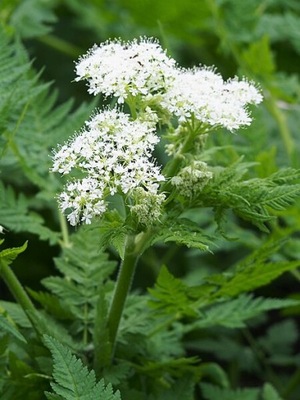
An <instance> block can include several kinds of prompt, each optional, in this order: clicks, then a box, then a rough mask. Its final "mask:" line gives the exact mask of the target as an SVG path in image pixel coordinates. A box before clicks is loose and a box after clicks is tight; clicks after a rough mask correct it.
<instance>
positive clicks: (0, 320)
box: [0, 314, 26, 343]
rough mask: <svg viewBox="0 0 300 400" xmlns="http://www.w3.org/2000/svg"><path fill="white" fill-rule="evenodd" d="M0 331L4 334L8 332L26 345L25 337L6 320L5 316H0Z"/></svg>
mask: <svg viewBox="0 0 300 400" xmlns="http://www.w3.org/2000/svg"><path fill="white" fill-rule="evenodd" d="M0 330H2V331H3V332H7V333H9V334H11V335H12V336H14V337H15V338H17V339H18V340H21V342H25V343H26V339H25V338H24V336H23V335H22V334H21V333H20V332H19V331H18V330H17V328H16V327H15V326H14V325H12V323H10V322H9V321H8V320H7V318H5V317H4V316H3V315H1V314H0Z"/></svg>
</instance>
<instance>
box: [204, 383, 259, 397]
mask: <svg viewBox="0 0 300 400" xmlns="http://www.w3.org/2000/svg"><path fill="white" fill-rule="evenodd" d="M200 387H201V390H202V394H203V396H204V399H205V400H259V389H237V390H232V389H224V388H220V387H218V386H214V385H211V384H209V383H201V384H200Z"/></svg>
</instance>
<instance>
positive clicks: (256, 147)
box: [0, 0, 300, 373]
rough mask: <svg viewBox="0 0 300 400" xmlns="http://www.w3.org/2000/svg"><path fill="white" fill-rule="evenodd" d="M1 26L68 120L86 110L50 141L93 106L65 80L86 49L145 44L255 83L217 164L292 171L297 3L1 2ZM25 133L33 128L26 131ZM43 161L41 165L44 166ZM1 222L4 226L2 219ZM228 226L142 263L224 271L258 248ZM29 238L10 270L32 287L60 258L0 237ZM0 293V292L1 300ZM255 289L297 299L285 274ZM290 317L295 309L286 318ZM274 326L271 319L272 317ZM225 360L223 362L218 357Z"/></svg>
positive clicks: (39, 245) (142, 278) (284, 231)
mask: <svg viewBox="0 0 300 400" xmlns="http://www.w3.org/2000/svg"><path fill="white" fill-rule="evenodd" d="M0 24H1V29H3V31H4V32H5V34H6V35H7V36H8V37H11V38H12V39H17V40H18V41H20V42H21V43H22V44H23V46H24V47H25V49H26V50H27V52H28V55H29V59H30V60H31V61H32V65H33V68H34V69H35V70H36V71H39V73H40V80H42V81H44V82H52V86H51V89H50V90H51V93H53V91H54V92H56V97H55V106H60V105H63V104H65V102H69V101H70V99H73V100H72V104H71V105H70V111H69V118H70V119H72V112H75V111H76V110H78V108H79V107H81V106H82V104H83V102H85V103H87V105H86V108H85V109H84V110H85V111H82V113H81V118H77V119H76V123H75V122H74V124H75V126H73V125H72V121H70V130H69V131H64V132H61V133H60V135H61V137H57V142H63V141H64V140H65V138H66V137H68V136H70V135H72V134H73V132H74V130H75V129H77V130H79V129H80V127H81V126H82V123H83V121H84V120H85V119H86V118H87V116H88V115H89V113H90V111H91V109H92V108H93V107H94V106H95V99H93V98H91V96H89V95H88V94H87V92H86V89H85V86H84V84H83V83H76V84H75V83H74V82H73V80H74V78H75V73H74V61H76V60H77V59H78V57H80V55H82V54H84V53H86V51H87V50H88V49H89V48H90V47H91V46H93V44H94V43H97V44H98V43H100V42H103V41H105V40H107V39H109V38H114V37H121V38H122V39H123V40H129V39H133V38H135V37H137V36H141V35H142V36H153V37H156V38H158V39H159V40H160V42H161V43H162V45H163V47H164V48H166V49H167V51H168V52H169V54H171V55H172V56H173V57H174V58H175V59H177V61H178V62H179V64H180V65H182V66H187V67H190V66H193V65H199V64H204V65H209V66H215V67H216V69H217V70H218V71H219V72H220V73H221V74H222V75H223V77H224V78H230V77H233V76H235V75H237V76H239V77H241V76H244V75H245V76H247V77H248V78H249V79H253V80H254V81H255V82H257V83H258V84H259V85H260V87H261V89H262V91H263V93H264V97H265V100H264V104H263V105H262V106H260V107H259V108H257V109H255V110H253V115H254V122H253V124H252V125H251V127H249V128H247V129H244V130H242V131H241V132H240V133H238V134H237V135H232V134H229V133H228V132H226V133H223V134H222V135H216V136H214V137H213V138H212V139H211V140H212V141H213V142H214V144H215V145H223V146H226V145H227V146H228V150H226V151H224V152H219V153H218V155H217V157H218V160H217V161H216V163H220V164H222V163H223V164H224V165H227V164H230V163H231V162H233V161H235V160H237V159H238V157H240V156H243V157H244V159H245V160H246V161H251V162H257V164H256V165H255V166H254V168H253V174H254V176H259V177H265V176H268V175H270V174H271V173H273V172H275V171H276V170H277V169H278V168H280V167H283V166H284V167H289V166H291V167H295V168H299V166H300V161H299V157H298V154H299V150H300V141H299V140H298V137H299V126H300V83H299V75H300V62H299V61H300V59H299V55H300V29H299V27H300V2H299V0H265V1H262V0H243V1H236V0H172V2H169V1H159V0H84V1H82V0H0ZM0 90H1V87H0ZM97 101H98V102H99V100H96V102H97ZM100 101H101V100H100ZM98 104H99V103H98ZM0 124H1V120H0ZM32 129H37V128H36V127H34V126H32ZM49 134H51V133H49ZM233 144H234V145H233ZM47 151H48V154H50V151H49V149H48V150H47ZM45 163H46V164H49V160H45ZM5 171H6V172H5ZM9 171H11V170H9V169H5V165H4V166H3V165H2V166H1V180H2V181H3V182H4V183H5V184H10V185H12V186H13V187H14V188H15V190H16V191H21V192H23V193H25V194H28V195H29V196H32V197H34V195H35V191H36V190H37V189H36V187H35V185H34V184H32V182H31V183H30V182H29V181H28V180H26V178H25V177H24V176H23V175H22V174H20V173H19V171H18V170H13V171H15V172H16V174H15V175H13V174H11V173H10V172H9ZM32 204H33V209H34V208H35V207H37V208H38V209H39V212H41V214H42V215H43V217H44V220H45V221H46V225H47V226H48V227H50V228H54V229H55V228H56V229H59V228H57V226H58V223H57V221H56V220H55V218H54V217H53V215H52V214H51V210H50V211H49V209H47V208H45V209H43V208H42V207H41V206H40V205H38V206H37V204H34V203H32ZM53 204H55V201H53ZM299 204H300V203H298V204H296V205H295V206H294V207H291V208H290V209H289V210H288V211H286V212H284V213H281V215H279V216H280V218H279V220H278V223H276V224H274V225H273V226H272V234H273V235H275V236H276V235H277V237H278V238H280V237H285V238H288V240H286V244H285V246H284V248H283V249H282V250H281V253H279V254H278V257H279V258H280V257H283V256H284V257H287V258H288V259H299V256H300V241H299V228H300V212H299ZM0 207H1V205H0ZM199 218H200V217H199ZM201 223H202V226H207V228H208V229H212V227H211V224H210V214H209V213H208V214H207V216H206V217H203V216H201ZM0 224H3V225H4V223H3V221H2V220H1V219H0ZM227 224H228V225H227V228H228V232H229V236H230V237H234V238H238V239H239V240H238V241H232V240H231V241H225V240H224V241H223V242H221V243H220V244H219V247H218V249H217V250H216V251H215V254H214V255H200V254H199V252H198V251H191V250H184V249H181V251H180V252H179V253H175V252H174V248H172V246H171V247H170V248H169V250H168V251H167V252H166V251H165V249H164V248H160V249H158V253H157V254H154V253H153V252H151V250H150V251H149V252H148V253H147V254H146V257H145V258H144V260H143V262H144V263H145V264H147V263H148V264H149V265H150V267H151V268H153V269H154V270H155V268H156V267H157V266H158V265H159V264H160V263H161V259H162V258H163V260H164V261H165V262H166V263H167V264H168V266H171V269H172V270H173V271H175V273H176V274H178V275H181V276H184V277H185V280H186V281H187V282H191V283H192V282H193V276H194V274H195V271H194V270H193V268H192V267H191V266H192V265H195V263H196V264H201V265H202V266H203V269H204V270H205V268H211V269H212V270H213V269H215V270H218V269H222V270H223V269H225V268H227V267H229V266H230V265H232V264H233V263H234V262H235V261H236V260H237V259H239V258H241V257H242V256H243V255H244V254H246V253H247V252H248V251H249V250H252V249H254V248H255V247H256V246H258V245H259V243H260V240H261V239H262V237H264V235H265V234H263V233H261V232H259V231H258V230H255V229H253V228H252V227H251V228H250V227H249V226H247V225H245V223H242V222H241V221H237V220H236V219H234V218H233V217H232V218H231V219H230V218H229V220H228V222H227ZM28 238H29V243H30V247H29V249H30V251H27V252H26V253H24V255H23V256H22V257H21V258H20V259H21V261H20V259H19V260H18V261H17V262H16V268H17V274H18V276H19V277H20V279H21V281H22V282H24V284H25V285H27V286H30V287H32V288H33V289H36V288H39V285H40V284H39V282H40V280H41V278H42V277H44V276H47V275H49V274H50V273H54V266H53V261H52V257H53V256H55V255H56V254H57V253H58V252H59V251H60V250H59V247H58V246H56V245H55V246H49V244H48V242H47V241H43V240H40V239H39V238H38V237H37V236H36V235H35V234H34V233H30V234H28V232H24V231H22V229H20V230H19V232H18V234H17V235H16V234H15V232H13V231H11V232H7V234H6V240H7V242H6V244H7V245H8V246H9V245H13V246H16V245H20V242H22V241H24V240H26V239H28ZM183 260H184V261H183ZM21 263H22V264H21ZM208 266H209V267H208ZM151 268H150V269H149V270H150V272H149V274H148V275H149V276H147V273H145V270H144V271H143V272H141V273H140V274H139V273H138V276H137V280H136V285H141V286H144V287H145V286H147V285H148V284H152V283H153V276H152V275H153V274H155V271H156V270H155V271H154V273H153V271H152V272H151ZM197 274H199V272H197ZM4 290H5V288H4V287H3V286H1V291H3V293H4ZM261 290H263V291H264V294H265V295H270V296H273V297H280V296H282V295H283V296H286V294H289V295H292V294H293V296H294V297H297V295H296V291H297V290H299V276H298V275H297V273H296V272H295V273H294V274H286V275H284V276H283V277H282V278H280V280H277V281H275V282H274V283H273V284H272V285H271V286H269V287H267V288H264V289H261ZM5 295H6V296H7V297H8V294H7V293H6V294H5ZM5 295H4V297H5ZM297 312H298V311H297V310H294V311H293V314H294V316H297ZM274 318H275V321H276V318H277V315H275V317H274ZM291 321H293V322H291V323H290V325H288V323H287V322H285V325H284V328H283V329H286V332H287V331H288V330H289V331H290V332H292V333H291V336H290V339H289V340H290V342H288V343H287V346H290V347H289V351H290V352H292V351H295V347H292V346H294V345H295V340H296V339H297V337H298V336H297V335H298V334H297V333H295V332H296V322H295V320H294V319H293V320H291ZM270 334H271V333H270ZM274 335H275V334H274ZM228 340H229V339H228ZM230 340H231V339H230ZM274 340H275V339H274ZM275 342H276V341H274V348H275V347H276V343H275ZM228 343H229V342H228ZM230 343H231V344H232V343H233V342H230ZM211 345H212V346H215V343H214V344H211ZM207 346H209V344H207ZM207 348H208V347H207ZM292 349H294V350H292ZM202 350H203V349H202ZM223 357H224V359H226V354H224V355H223ZM277 361H278V360H277ZM241 362H242V361H241ZM278 362H279V366H280V362H282V363H284V362H286V363H288V359H287V358H286V359H285V360H279V361H278ZM297 362H298V364H299V363H300V361H299V360H298V361H297ZM289 365H290V368H291V369H292V368H293V366H292V365H291V364H289ZM233 373H234V372H233Z"/></svg>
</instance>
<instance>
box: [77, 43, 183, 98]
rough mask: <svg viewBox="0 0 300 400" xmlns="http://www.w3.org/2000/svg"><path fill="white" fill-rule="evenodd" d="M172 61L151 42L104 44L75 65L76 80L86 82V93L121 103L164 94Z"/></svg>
mask: <svg viewBox="0 0 300 400" xmlns="http://www.w3.org/2000/svg"><path fill="white" fill-rule="evenodd" d="M174 71H175V61H174V60H173V59H172V58H170V57H168V56H167V55H166V53H165V51H164V50H163V49H162V48H161V46H160V45H159V43H158V42H157V41H156V40H154V39H147V38H140V39H139V40H133V41H132V42H128V43H125V42H122V41H121V40H114V41H107V42H105V43H102V44H100V46H96V45H95V46H94V47H93V48H92V49H91V50H90V51H89V52H88V53H87V54H86V55H85V56H83V57H82V58H81V59H80V60H79V62H78V63H77V64H76V73H77V75H78V77H77V78H76V80H77V81H79V80H83V79H84V80H87V81H88V85H89V89H88V91H89V93H92V94H94V95H96V94H98V93H103V94H104V95H105V96H114V97H116V98H118V103H124V101H125V100H126V99H127V98H128V96H134V97H135V96H147V98H148V99H149V96H153V95H156V94H157V93H159V92H164V91H165V89H166V87H167V86H168V84H169V82H170V81H172V80H173V77H174Z"/></svg>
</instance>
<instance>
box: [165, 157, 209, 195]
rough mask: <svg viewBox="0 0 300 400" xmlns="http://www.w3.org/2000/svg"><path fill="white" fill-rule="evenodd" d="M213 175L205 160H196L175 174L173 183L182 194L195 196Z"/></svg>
mask: <svg viewBox="0 0 300 400" xmlns="http://www.w3.org/2000/svg"><path fill="white" fill-rule="evenodd" d="M212 177H213V174H212V172H211V171H209V169H208V166H207V164H206V163H205V162H203V161H197V160H194V161H193V163H192V164H191V165H188V166H186V167H184V168H182V169H181V170H180V171H179V173H178V174H177V175H176V176H173V178H172V179H171V183H172V185H174V186H175V187H176V189H177V190H178V192H179V193H180V194H181V195H182V196H184V197H193V195H194V194H196V193H199V192H200V191H201V189H203V187H204V186H205V185H206V184H207V183H208V181H209V180H210V179H212Z"/></svg>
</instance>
